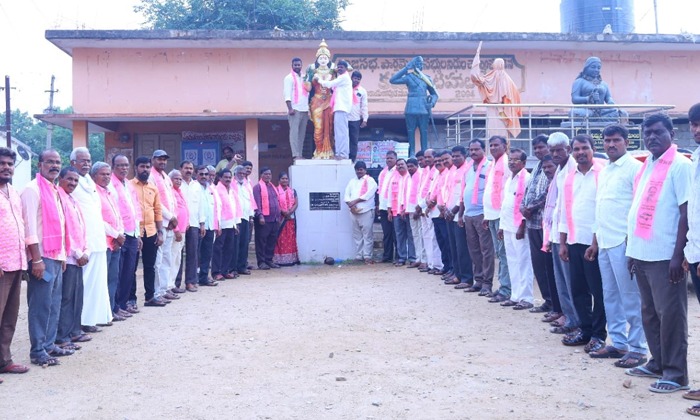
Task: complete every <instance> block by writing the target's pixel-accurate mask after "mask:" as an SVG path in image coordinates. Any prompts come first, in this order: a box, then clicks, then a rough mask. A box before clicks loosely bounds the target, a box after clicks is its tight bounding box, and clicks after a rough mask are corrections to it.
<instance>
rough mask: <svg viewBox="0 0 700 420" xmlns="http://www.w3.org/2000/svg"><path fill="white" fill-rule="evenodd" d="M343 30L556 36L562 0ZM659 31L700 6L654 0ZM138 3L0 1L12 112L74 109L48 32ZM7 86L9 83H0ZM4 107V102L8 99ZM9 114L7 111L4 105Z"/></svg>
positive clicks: (404, 3) (63, 57) (643, 23)
mask: <svg viewBox="0 0 700 420" xmlns="http://www.w3.org/2000/svg"><path fill="white" fill-rule="evenodd" d="M351 2H352V3H353V4H352V5H351V6H349V7H348V9H347V10H346V13H345V16H344V18H345V22H344V23H343V28H344V29H345V30H355V31H410V30H423V31H451V32H559V29H560V24H559V4H560V2H561V1H560V0H481V1H474V0H430V1H426V0H351ZM657 2H658V15H659V31H660V32H661V33H667V34H677V33H681V31H685V32H689V33H694V34H700V18H699V17H700V1H698V0H657ZM139 3H140V2H139V0H0V39H1V40H2V41H0V45H1V46H2V59H1V60H0V75H10V77H11V82H12V85H13V86H15V87H16V90H13V91H12V108H13V109H16V108H20V109H21V110H22V111H27V112H29V113H30V114H38V113H41V112H42V110H43V109H44V108H47V107H48V101H49V96H48V93H45V92H44V91H45V90H48V89H49V86H50V82H51V75H52V74H54V75H56V88H57V89H58V90H59V93H57V94H56V96H55V99H54V105H55V106H60V107H67V106H69V105H70V104H71V80H70V79H71V60H70V57H69V56H68V55H67V54H65V53H64V52H62V51H60V50H59V49H58V48H56V47H55V46H53V44H51V43H49V42H48V41H46V40H45V39H44V31H45V30H47V29H138V28H140V27H141V24H142V22H143V18H142V17H141V16H140V15H138V14H136V13H134V11H133V10H134V6H135V5H137V4H139ZM653 4H654V2H653V0H636V1H635V21H636V32H640V33H653V32H654V7H653ZM0 83H2V84H3V85H4V80H3V81H2V82H0ZM3 103H4V102H3ZM3 110H4V107H3Z"/></svg>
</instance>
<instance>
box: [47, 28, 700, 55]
mask: <svg viewBox="0 0 700 420" xmlns="http://www.w3.org/2000/svg"><path fill="white" fill-rule="evenodd" d="M45 37H46V39H47V40H48V41H49V42H51V43H52V44H54V45H56V46H57V47H58V48H60V49H61V50H62V51H64V52H65V53H66V54H68V55H72V54H73V49H75V48H103V49H112V48H142V49H164V48H168V49H189V48H207V49H217V48H241V49H260V48H292V49H316V48H318V43H319V41H320V40H321V39H325V40H326V42H328V43H329V45H330V47H331V51H332V50H333V49H363V50H366V49H391V50H400V49H411V50H412V49H420V48H426V47H429V48H440V49H448V50H449V49H460V50H461V49H467V50H476V47H477V45H478V44H479V42H480V41H484V42H487V43H488V44H489V49H498V48H503V49H509V50H532V49H541V50H562V49H564V50H582V49H586V50H595V51H614V50H621V49H624V50H627V51H630V50H632V51H649V50H664V51H685V50H689V49H697V48H698V47H697V44H700V36H699V35H693V34H681V35H655V34H602V33H601V34H593V33H587V34H561V33H523V32H480V33H473V32H372V31H281V30H275V31H228V30H215V31H208V30H47V31H46V33H45Z"/></svg>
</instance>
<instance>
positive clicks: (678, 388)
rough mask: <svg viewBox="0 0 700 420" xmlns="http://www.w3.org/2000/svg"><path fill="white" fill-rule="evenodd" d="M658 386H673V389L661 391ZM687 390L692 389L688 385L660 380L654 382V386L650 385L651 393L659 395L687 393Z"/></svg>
mask: <svg viewBox="0 0 700 420" xmlns="http://www.w3.org/2000/svg"><path fill="white" fill-rule="evenodd" d="M657 385H671V386H672V388H671V389H661V388H657V387H656V386H657ZM686 389H690V387H689V386H688V385H681V384H678V383H676V382H673V381H662V380H660V379H659V380H658V381H656V382H654V383H653V384H651V385H649V391H651V392H658V393H659V394H671V393H673V392H676V391H685V390H686Z"/></svg>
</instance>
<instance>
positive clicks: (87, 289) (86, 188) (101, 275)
mask: <svg viewBox="0 0 700 420" xmlns="http://www.w3.org/2000/svg"><path fill="white" fill-rule="evenodd" d="M70 164H71V166H73V167H74V168H75V169H76V170H77V171H78V173H79V174H80V181H78V187H77V188H76V189H75V191H73V198H74V199H75V201H77V202H78V206H79V207H80V210H81V211H82V212H83V215H84V216H85V234H86V240H87V247H88V249H89V250H90V256H89V261H88V263H87V264H85V265H84V266H83V313H82V316H81V318H82V324H83V331H85V332H86V333H94V332H99V331H101V330H100V328H98V327H97V324H107V323H109V322H111V321H112V308H111V307H110V302H109V290H108V289H107V239H106V233H105V225H104V221H103V220H102V201H101V200H100V195H99V193H98V192H97V187H96V185H95V181H93V180H92V178H90V175H89V173H90V169H91V167H92V157H91V156H90V151H89V150H88V149H87V148H85V147H77V148H75V149H74V150H73V152H71V155H70Z"/></svg>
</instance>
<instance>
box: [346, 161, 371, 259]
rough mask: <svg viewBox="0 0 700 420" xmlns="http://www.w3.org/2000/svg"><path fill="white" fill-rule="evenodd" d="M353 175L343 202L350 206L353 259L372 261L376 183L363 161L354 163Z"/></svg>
mask: <svg viewBox="0 0 700 420" xmlns="http://www.w3.org/2000/svg"><path fill="white" fill-rule="evenodd" d="M355 175H357V178H353V179H351V180H350V182H348V185H347V187H345V204H347V205H348V207H349V208H350V218H351V219H352V239H353V241H354V242H355V260H357V261H364V262H365V264H371V263H372V248H373V247H374V229H373V228H374V195H375V194H376V193H377V183H376V182H375V181H374V179H373V178H372V177H371V176H369V175H367V165H366V164H365V163H364V162H363V161H359V162H356V163H355Z"/></svg>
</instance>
